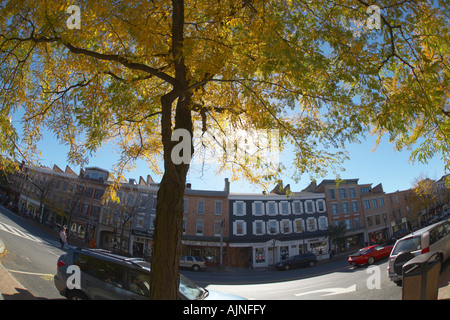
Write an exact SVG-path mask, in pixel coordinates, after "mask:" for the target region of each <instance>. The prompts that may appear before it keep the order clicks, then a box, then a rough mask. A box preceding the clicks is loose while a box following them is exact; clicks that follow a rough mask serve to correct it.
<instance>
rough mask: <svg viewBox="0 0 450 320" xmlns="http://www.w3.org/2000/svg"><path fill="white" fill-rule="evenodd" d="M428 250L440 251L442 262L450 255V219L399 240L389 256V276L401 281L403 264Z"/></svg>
mask: <svg viewBox="0 0 450 320" xmlns="http://www.w3.org/2000/svg"><path fill="white" fill-rule="evenodd" d="M427 252H438V254H439V260H440V262H441V263H442V264H443V263H444V262H445V261H446V260H447V259H448V258H449V257H450V220H446V221H441V222H438V223H435V224H433V225H430V226H427V227H425V228H423V229H420V230H417V231H414V232H413V233H410V234H408V235H406V236H404V237H403V238H401V239H399V240H397V242H396V243H395V245H394V248H393V249H392V251H391V255H390V256H389V263H388V276H389V278H390V279H391V280H392V281H394V282H397V283H399V282H401V281H402V267H403V265H404V264H405V263H406V262H407V261H409V260H410V259H412V258H413V257H415V256H418V255H420V254H424V253H427Z"/></svg>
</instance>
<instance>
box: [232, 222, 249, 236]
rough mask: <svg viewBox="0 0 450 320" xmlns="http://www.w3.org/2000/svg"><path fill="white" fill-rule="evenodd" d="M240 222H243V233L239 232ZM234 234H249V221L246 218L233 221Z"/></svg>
mask: <svg viewBox="0 0 450 320" xmlns="http://www.w3.org/2000/svg"><path fill="white" fill-rule="evenodd" d="M238 224H242V234H238V233H237V230H238ZM233 234H234V235H235V236H238V237H240V236H245V235H247V222H245V221H244V220H236V221H234V222H233Z"/></svg>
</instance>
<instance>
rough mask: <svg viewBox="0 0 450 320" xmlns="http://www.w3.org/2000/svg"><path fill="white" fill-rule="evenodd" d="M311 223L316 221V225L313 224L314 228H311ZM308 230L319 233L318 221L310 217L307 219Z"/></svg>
mask: <svg viewBox="0 0 450 320" xmlns="http://www.w3.org/2000/svg"><path fill="white" fill-rule="evenodd" d="M310 221H314V223H313V224H312V225H313V227H312V228H310ZM306 230H307V231H309V232H314V231H317V219H316V218H314V217H309V218H307V219H306Z"/></svg>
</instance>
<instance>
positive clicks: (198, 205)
mask: <svg viewBox="0 0 450 320" xmlns="http://www.w3.org/2000/svg"><path fill="white" fill-rule="evenodd" d="M200 203H202V204H203V208H202V209H203V211H202V212H200V211H199V209H200ZM197 214H201V215H204V214H205V199H198V200H197Z"/></svg>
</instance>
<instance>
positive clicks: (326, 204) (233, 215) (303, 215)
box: [2, 165, 449, 267]
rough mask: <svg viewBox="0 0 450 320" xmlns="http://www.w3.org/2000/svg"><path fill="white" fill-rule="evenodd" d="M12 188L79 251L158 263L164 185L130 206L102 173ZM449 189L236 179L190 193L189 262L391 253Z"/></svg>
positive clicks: (139, 190)
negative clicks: (385, 249) (86, 248)
mask: <svg viewBox="0 0 450 320" xmlns="http://www.w3.org/2000/svg"><path fill="white" fill-rule="evenodd" d="M5 181H6V182H5V183H4V184H5V185H4V186H2V187H3V192H4V193H6V194H7V195H8V197H9V198H10V199H11V200H12V202H13V203H16V204H17V210H18V212H19V213H20V214H23V215H26V216H27V217H29V218H32V219H35V220H37V221H39V222H40V223H43V224H46V225H48V226H50V227H53V228H55V229H57V228H59V227H60V226H61V225H67V226H68V227H69V231H70V237H71V239H73V240H75V241H84V242H86V243H91V244H92V245H94V246H96V247H99V248H105V249H114V250H117V251H121V252H126V253H129V254H132V255H135V256H143V257H150V256H151V244H152V239H153V230H154V220H155V216H156V202H157V192H158V183H155V182H154V181H153V180H152V178H151V177H150V176H147V177H146V178H143V177H140V178H139V180H135V179H130V180H129V181H123V182H121V183H120V185H119V188H118V189H117V197H118V198H119V199H120V203H114V202H112V201H104V199H105V197H104V195H105V193H106V192H108V190H109V189H108V187H110V186H111V184H112V182H111V181H110V180H109V172H108V171H107V170H104V169H102V168H98V167H89V168H85V169H83V170H81V171H80V173H79V174H77V173H75V172H74V171H72V170H71V168H70V167H69V166H67V167H66V169H65V170H62V169H60V168H59V167H58V166H56V165H55V166H54V167H53V168H47V167H31V166H27V165H24V166H23V168H22V171H21V172H20V173H15V174H12V175H10V176H8V178H7V179H6V180H5ZM443 181H444V178H442V179H440V180H439V181H438V182H437V185H438V186H439V188H438V189H437V190H438V191H439V197H434V198H433V199H434V201H428V202H427V204H426V205H424V201H421V200H420V199H417V198H418V197H417V196H415V192H414V190H412V189H409V190H405V191H397V192H393V193H385V192H384V191H383V187H382V185H381V184H378V185H376V186H374V187H373V186H372V184H360V183H359V180H358V179H347V180H342V181H339V182H338V183H337V182H336V181H335V180H323V181H322V182H320V183H319V184H317V183H315V182H312V183H311V184H310V185H309V186H308V187H307V188H306V189H304V190H302V191H300V192H294V191H291V190H290V187H289V185H288V186H285V187H284V188H283V186H282V185H281V184H278V185H277V186H276V187H275V188H274V189H273V190H272V191H271V192H262V193H230V183H229V181H228V179H225V181H224V188H223V190H218V191H211V190H195V189H192V188H191V185H190V184H187V185H186V190H185V197H184V214H183V237H182V245H183V248H182V254H183V255H193V256H201V257H204V258H205V259H207V261H208V263H210V264H224V265H228V266H246V265H247V264H248V261H249V260H250V259H251V260H252V261H253V264H254V266H255V267H267V266H271V265H273V264H275V263H277V262H279V261H280V260H284V259H287V258H289V257H290V256H293V255H296V254H300V253H303V252H307V251H312V252H314V253H316V254H317V255H318V256H319V258H321V259H326V258H328V257H329V254H330V253H331V252H332V251H334V252H336V253H340V252H346V251H350V250H355V249H357V248H360V247H361V246H364V245H367V244H371V243H383V242H385V241H387V240H388V239H389V238H391V237H393V236H394V235H396V234H397V233H399V232H402V230H411V229H413V228H416V227H418V226H420V223H421V222H423V221H426V220H428V219H429V218H430V216H429V215H433V214H434V213H436V212H435V210H439V208H442V206H443V205H445V204H447V203H448V202H449V198H448V188H447V187H446V185H445V183H443ZM439 183H440V184H439ZM436 199H437V200H436ZM333 226H334V227H337V226H341V228H342V226H345V231H344V232H342V233H341V235H340V237H339V238H338V239H337V238H332V237H330V232H329V230H330V227H333Z"/></svg>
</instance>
